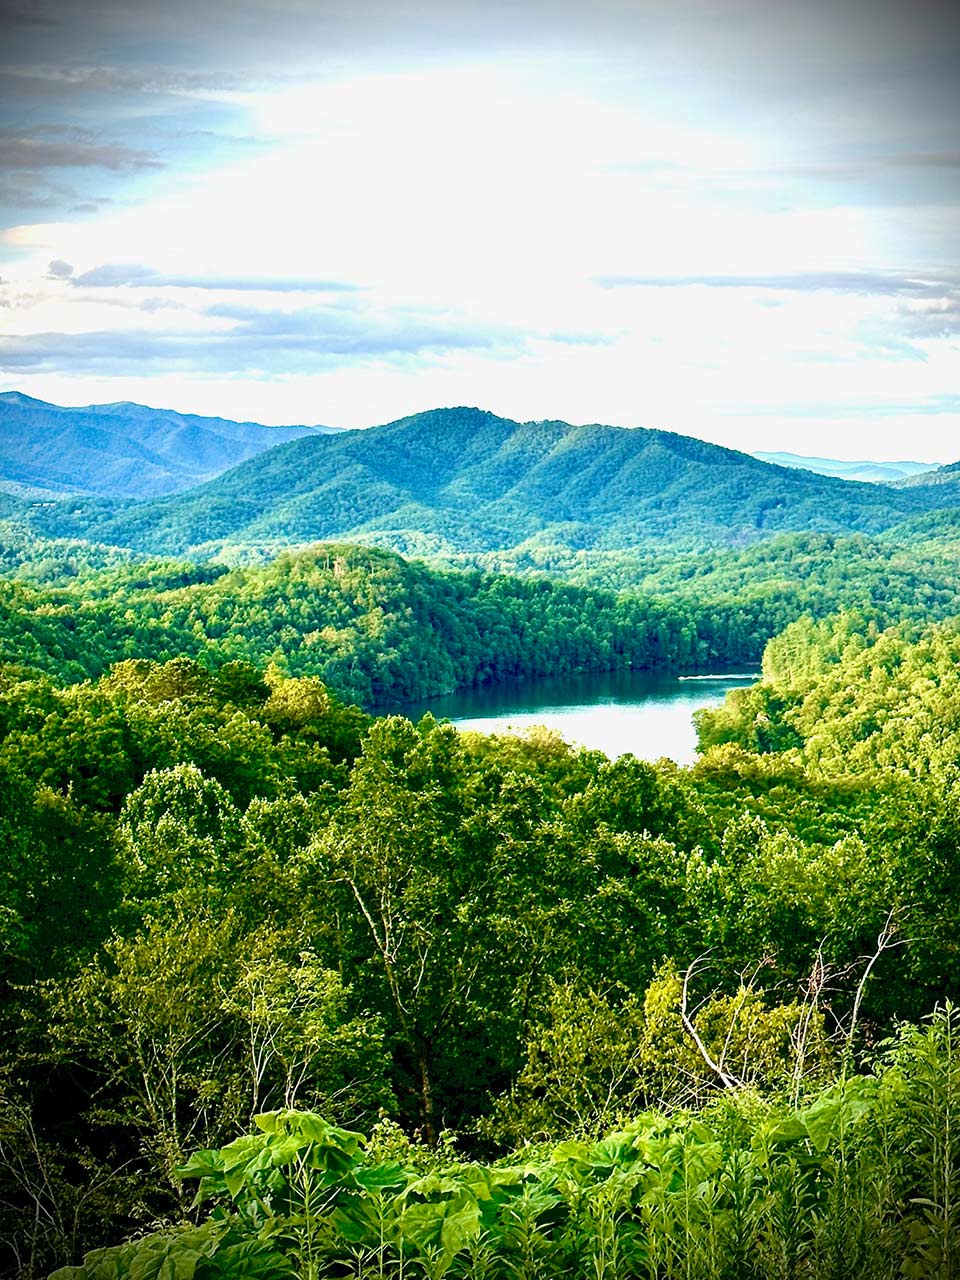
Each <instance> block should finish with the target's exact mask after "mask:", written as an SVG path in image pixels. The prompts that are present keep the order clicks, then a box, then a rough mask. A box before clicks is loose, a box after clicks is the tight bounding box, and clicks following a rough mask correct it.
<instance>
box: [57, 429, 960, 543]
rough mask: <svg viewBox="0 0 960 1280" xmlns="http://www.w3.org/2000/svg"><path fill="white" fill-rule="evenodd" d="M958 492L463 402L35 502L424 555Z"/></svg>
mask: <svg viewBox="0 0 960 1280" xmlns="http://www.w3.org/2000/svg"><path fill="white" fill-rule="evenodd" d="M260 430H261V432H264V431H272V430H275V429H273V428H261V429H260ZM256 438H257V439H258V440H259V439H261V438H262V437H256ZM954 505H956V497H955V493H954V489H953V486H950V485H948V486H944V485H913V486H910V487H906V488H892V487H889V486H887V485H876V484H865V483H859V482H851V481H846V480H841V479H838V478H831V477H826V476H822V475H818V474H815V473H813V472H811V471H804V470H799V469H795V468H790V469H788V468H785V467H780V466H776V465H772V464H770V463H767V462H763V461H761V460H759V459H757V458H754V457H752V456H749V455H747V454H744V453H738V452H736V451H734V450H730V449H724V448H721V447H719V446H717V445H712V444H707V443H705V442H703V441H700V440H696V439H693V438H692V437H688V436H680V435H675V434H673V433H671V432H667V431H659V430H647V429H643V428H634V429H626V428H620V427H609V426H599V425H591V426H571V425H569V424H567V423H564V422H553V421H547V422H527V423H519V422H513V421H511V420H509V419H506V418H500V417H497V416H496V415H494V414H492V413H488V412H485V411H483V410H480V409H475V408H456V409H437V410H431V411H429V412H426V413H418V414H414V415H412V416H410V417H407V418H402V419H399V420H398V421H396V422H391V423H387V424H386V425H384V426H380V427H373V428H369V429H367V430H362V431H343V432H337V433H335V434H319V433H317V432H315V431H311V432H308V433H307V434H306V435H305V436H304V438H301V439H295V440H292V441H290V442H289V443H286V444H282V445H280V446H278V447H276V448H274V449H272V450H269V451H268V452H266V453H263V454H261V455H260V456H258V457H256V458H255V459H253V460H250V461H246V462H244V463H241V464H240V465H238V466H236V467H234V468H232V469H231V470H229V471H226V472H225V473H224V474H222V475H220V476H218V477H217V478H216V479H213V480H211V481H209V482H207V483H205V484H202V485H200V486H198V487H196V488H193V489H191V490H189V491H188V492H183V493H177V494H173V495H170V496H167V497H163V498H159V499H154V500H151V501H146V502H138V503H133V502H129V501H126V502H123V501H117V500H115V499H111V500H106V499H102V498H101V499H95V498H76V499H73V500H72V501H71V502H70V503H68V504H66V505H61V504H57V505H56V506H53V507H49V508H44V509H43V510H42V511H40V512H39V513H36V512H34V514H33V517H32V519H33V522H34V524H35V527H37V528H38V529H40V531H41V532H45V533H51V534H57V535H65V536H70V537H82V538H90V539H93V540H96V541H100V542H105V543H109V544H113V545H117V546H123V547H130V548H133V549H135V550H137V551H142V552H149V553H157V554H165V555H185V554H186V555H194V556H207V555H214V554H218V553H223V552H227V553H235V552H243V553H246V554H254V555H270V554H273V553H275V552H276V551H278V550H281V549H283V548H286V547H290V546H296V545H303V544H306V543H310V542H315V541H320V540H324V539H338V540H353V541H360V542H367V543H375V544H378V545H383V546H388V547H391V548H393V549H395V550H398V551H400V552H401V553H405V554H412V555H421V556H422V555H427V556H429V555H438V556H457V555H464V554H467V555H469V554H476V553H482V552H490V551H498V550H510V551H513V552H516V551H517V550H518V549H519V550H521V551H522V550H523V549H525V548H526V549H529V550H530V551H531V553H532V554H533V555H535V554H536V552H537V550H538V549H542V548H544V547H550V546H563V547H567V548H572V549H575V550H579V549H598V550H618V549H625V548H630V547H647V548H654V547H657V546H671V547H677V548H697V547H704V546H710V545H712V546H722V545H729V546H743V545H747V544H749V543H752V542H756V541H759V540H761V539H763V538H766V537H769V536H771V535H773V534H776V533H780V532H787V531H805V530H818V531H824V532H834V533H846V532H867V533H877V532H881V531H883V530H885V529H889V528H891V527H892V526H894V525H896V524H898V523H900V522H902V521H904V520H906V519H909V518H910V517H913V516H916V515H921V514H923V513H925V512H928V511H932V510H938V509H941V508H944V507H952V506H954Z"/></svg>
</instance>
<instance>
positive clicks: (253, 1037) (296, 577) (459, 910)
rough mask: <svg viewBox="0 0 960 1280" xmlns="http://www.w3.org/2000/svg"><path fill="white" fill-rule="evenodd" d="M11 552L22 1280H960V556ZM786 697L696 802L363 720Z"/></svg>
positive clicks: (875, 539) (13, 1202)
mask: <svg viewBox="0 0 960 1280" xmlns="http://www.w3.org/2000/svg"><path fill="white" fill-rule="evenodd" d="M0 532H2V545H3V550H2V561H0V572H2V577H0V664H2V665H0V825H2V828H3V829H2V832H0V859H2V861H0V884H2V891H0V983H2V990H3V998H2V1005H0V1023H2V1025H0V1044H2V1046H3V1047H2V1049H0V1249H2V1251H3V1260H2V1263H0V1266H2V1269H3V1271H4V1273H5V1274H9V1275H11V1276H18V1277H22V1278H23V1280H36V1278H39V1277H44V1276H48V1275H50V1274H56V1275H57V1277H58V1278H59V1280H67V1278H68V1277H72V1278H75V1280H120V1278H121V1277H128V1276H129V1277H131V1280H153V1278H154V1277H155V1278H156V1280H167V1278H168V1277H169V1278H171V1280H180V1278H183V1280H194V1278H195V1280H215V1278H223V1280H228V1278H237V1280H239V1278H241V1277H264V1278H270V1280H274V1278H276V1280H280V1278H289V1280H293V1278H295V1277H296V1278H300V1277H309V1278H310V1280H320V1278H321V1277H346V1276H354V1277H357V1280H384V1278H385V1277H389V1278H390V1280H393V1278H396V1280H403V1278H404V1277H410V1278H411V1280H412V1278H413V1277H417V1278H418V1280H419V1278H420V1277H423V1278H424V1280H441V1278H442V1277H447V1276H449V1277H451V1278H457V1277H460V1278H463V1280H467V1278H468V1277H469V1278H470V1280H480V1278H481V1277H490V1278H491V1280H501V1278H502V1280H508V1278H509V1280H538V1278H540V1277H544V1278H546V1277H554V1276H556V1277H560V1276H571V1275H572V1276H575V1277H586V1276H589V1277H591V1278H592V1280H605V1278H608V1277H609V1278H611V1280H612V1278H614V1277H616V1278H618V1280H619V1278H620V1277H645V1278H648V1280H661V1278H667V1277H669V1278H670V1280H674V1278H679V1277H683V1278H684V1280H740V1278H741V1277H744V1278H747V1280H768V1278H770V1280H773V1278H780V1277H783V1278H784V1280H787V1278H797V1280H799V1278H801V1277H817V1278H818V1280H819V1278H821V1277H835V1278H836V1280H841V1278H845V1280H886V1278H887V1277H889V1278H890V1280H893V1278H894V1277H928V1276H929V1277H937V1278H938V1280H945V1278H946V1277H954V1276H958V1275H960V1194H958V1186H960V1149H958V1142H960V1139H958V1137H957V1132H958V1129H957V1125H958V1121H960V1013H958V1011H957V1009H956V1007H955V1005H954V1003H953V1001H955V1000H956V999H957V997H958V993H960V860H958V841H960V816H958V815H960V769H958V762H960V624H958V622H957V621H956V618H957V617H958V615H960V600H958V598H957V597H958V587H957V584H956V580H955V574H954V572H953V571H952V552H953V547H954V540H955V537H956V535H955V533H954V532H953V529H952V527H951V521H950V518H949V516H948V515H946V514H944V513H936V514H934V515H927V516H921V517H918V518H917V519H916V520H914V521H912V522H911V523H910V524H909V525H908V526H907V527H906V530H905V531H904V530H903V529H901V534H900V535H898V536H897V537H893V536H888V535H886V534H883V533H880V534H876V535H869V536H868V535H866V534H858V533H854V534H829V533H788V534H783V535H781V536H779V537H775V538H772V539H770V540H768V541H766V542H763V543H761V544H759V545H756V546H750V547H746V548H741V549H735V548H733V549H731V548H720V549H715V550H714V551H711V552H704V553H702V554H698V555H693V554H691V553H685V552H682V551H679V550H676V549H674V550H664V551H663V552H662V553H660V554H658V555H656V556H654V555H653V554H650V555H647V554H646V553H640V552H625V551H615V550H614V551H610V552H608V553H607V552H596V553H591V554H587V553H584V552H577V551H571V550H570V549H569V548H567V549H564V548H554V549H553V550H551V548H550V546H549V545H548V544H547V543H545V542H544V543H543V544H541V545H540V547H539V549H536V548H534V547H530V548H528V550H527V551H526V552H524V554H523V556H518V555H517V554H515V553H513V552H507V551H504V552H500V553H496V554H493V553H480V552H477V553H476V554H475V555H474V556H473V557H472V558H471V560H470V562H469V563H465V562H463V561H461V562H459V563H457V562H456V561H455V560H452V561H439V560H438V561H435V562H434V563H432V564H424V563H419V562H414V561H408V560H405V559H402V558H401V557H400V556H399V555H397V554H395V553H394V552H391V551H387V550H381V549H377V548H374V547H370V546H350V545H346V544H341V543H337V544H323V545H318V546H315V547H312V548H309V549H306V550H303V551H299V552H288V553H284V554H281V555H280V556H279V557H277V558H275V559H273V560H269V561H267V562H265V563H248V564H234V565H232V566H231V565H230V564H224V563H214V562H211V561H196V560H193V561H190V560H160V559H145V558H143V557H142V556H139V555H135V554H133V553H132V552H130V551H123V550H119V549H117V548H115V547H112V546H111V545H109V544H102V545H101V544H97V543H91V542H86V541H80V540H77V539H75V538H72V537H67V536H64V537H61V538H56V539H54V538H47V537H44V536H42V535H40V534H39V533H37V531H36V529H31V528H30V527H28V526H27V525H25V524H23V523H22V522H7V523H6V524H4V526H3V529H2V531H0ZM761 656H762V664H763V675H762V679H761V680H760V681H759V682H758V683H757V684H756V685H754V686H752V687H750V688H747V689H742V690H738V691H735V692H733V693H731V694H729V695H728V697H727V701H726V703H725V704H724V705H723V706H722V707H720V708H718V709H716V710H712V711H704V712H701V713H699V715H698V721H697V729H698V734H699V740H700V756H699V760H698V763H697V764H696V765H694V766H693V767H692V768H688V769H683V768H679V767H678V766H677V765H675V764H673V763H672V762H671V761H669V760H661V761H659V762H656V763H646V762H642V761H639V760H637V759H634V758H633V757H632V756H629V755H628V756H623V757H620V758H619V759H617V760H609V759H607V758H606V757H605V756H604V755H602V754H601V753H599V752H595V751H588V750H586V749H583V748H575V747H572V746H569V745H568V744H566V743H565V742H564V741H563V740H562V739H561V738H559V737H558V736H557V735H555V734H551V733H549V732H547V731H545V730H540V731H533V732H531V733H529V734H528V735H527V736H525V737H514V736H501V737H497V736H484V735H480V734H476V733H460V732H458V731H457V730H456V729H454V728H453V727H452V726H451V725H449V724H444V723H438V722H437V721H435V720H434V719H433V718H431V717H430V716H427V717H425V718H424V719H422V720H421V721H420V722H419V723H412V722H411V721H410V720H408V719H406V718H404V717H403V716H399V715H388V716H384V715H377V714H375V713H376V709H377V707H378V705H380V704H391V703H392V704H395V705H396V704H402V703H403V701H405V700H408V699H413V698H415V697H418V696H424V695H429V694H433V693H439V692H444V691H447V690H451V689H455V688H461V687H465V686H469V685H472V684H483V683H491V682H495V681H499V680H501V679H504V678H507V677H517V676H521V677H526V676H538V675H550V674H562V673H565V672H570V671H578V670H598V671H599V670H610V669H616V668H643V669H651V670H664V669H672V670H682V671H696V670H702V669H709V668H710V667H711V666H714V665H715V664H716V663H718V662H721V663H726V662H745V661H759V660H760V658H761Z"/></svg>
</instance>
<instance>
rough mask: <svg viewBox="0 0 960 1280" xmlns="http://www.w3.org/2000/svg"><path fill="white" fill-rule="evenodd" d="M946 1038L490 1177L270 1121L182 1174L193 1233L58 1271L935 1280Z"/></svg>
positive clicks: (948, 1271)
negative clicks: (869, 1066) (162, 1261)
mask: <svg viewBox="0 0 960 1280" xmlns="http://www.w3.org/2000/svg"><path fill="white" fill-rule="evenodd" d="M956 1037H957V1016H956V1012H955V1011H954V1010H953V1009H951V1008H947V1009H944V1010H939V1011H938V1012H937V1013H936V1014H935V1015H934V1016H933V1018H932V1019H930V1020H929V1022H928V1023H927V1024H926V1025H925V1026H924V1027H910V1028H905V1029H904V1030H903V1031H902V1032H901V1034H900V1035H899V1037H898V1039H897V1041H896V1042H895V1043H894V1044H893V1045H892V1046H891V1047H890V1048H889V1049H888V1050H887V1053H886V1056H885V1058H884V1059H883V1060H882V1061H881V1063H880V1064H879V1065H878V1068H877V1069H876V1071H875V1072H874V1073H872V1074H869V1075H866V1076H860V1077H855V1078H852V1079H844V1080H841V1081H840V1082H838V1083H837V1084H835V1085H833V1086H831V1087H829V1088H828V1089H826V1090H824V1091H822V1092H820V1093H819V1094H817V1095H816V1096H814V1097H813V1098H811V1099H810V1100H809V1101H808V1102H807V1103H805V1104H804V1105H803V1106H801V1107H799V1108H797V1107H791V1106H789V1105H788V1104H787V1105H785V1104H779V1105H777V1104H774V1105H770V1104H764V1103H762V1102H760V1100H759V1099H758V1098H757V1097H756V1095H755V1094H751V1093H742V1094H739V1095H735V1096H728V1097H726V1098H724V1099H723V1100H722V1101H719V1102H717V1103H715V1104H714V1105H713V1106H711V1107H710V1108H708V1109H706V1110H704V1111H701V1112H700V1113H699V1114H691V1113H689V1112H686V1113H685V1112H678V1113H676V1114H674V1115H672V1116H669V1117H668V1116H665V1115H652V1114H646V1115H641V1116H639V1117H637V1118H636V1119H634V1120H633V1121H631V1122H630V1123H629V1124H627V1125H626V1126H624V1127H623V1128H621V1129H619V1130H617V1131H615V1132H612V1133H610V1134H609V1135H608V1136H606V1137H605V1138H602V1139H600V1140H599V1141H597V1140H594V1141H575V1140H569V1139H568V1140H566V1141H564V1142H562V1143H560V1144H558V1145H555V1146H553V1147H550V1148H546V1149H544V1148H539V1149H532V1148H527V1149H526V1150H524V1151H521V1152H520V1153H518V1155H517V1156H514V1157H512V1158H511V1159H510V1160H508V1161H504V1162H502V1163H498V1164H493V1165H489V1164H488V1165H483V1164H476V1163H464V1162H451V1161H450V1159H449V1157H448V1156H447V1157H445V1156H444V1155H438V1156H437V1157H436V1158H435V1160H434V1162H433V1165H432V1167H430V1168H428V1169H427V1170H426V1171H424V1170H423V1168H418V1167H414V1166H411V1165H410V1164H405V1163H402V1162H397V1161H383V1160H381V1159H379V1158H378V1156H377V1155H376V1154H373V1155H372V1156H371V1155H370V1154H368V1153H367V1151H366V1150H365V1147H366V1144H365V1142H364V1139H363V1138H362V1137H361V1135H359V1134H357V1133H353V1132H350V1131H347V1130H344V1129H340V1128H337V1127H336V1126H334V1125H331V1124H330V1123H329V1122H328V1121H327V1120H325V1119H324V1118H323V1117H321V1116H318V1115H316V1114H310V1113H302V1112H299V1113H298V1112H289V1111H283V1112H279V1113H278V1112H274V1113H269V1114H266V1115H262V1116H259V1117H257V1125H258V1128H259V1132H258V1133H256V1134H252V1135H249V1136H245V1137H242V1138H239V1139H238V1140H236V1141H235V1142H233V1143H231V1144H230V1145H228V1146H227V1147H225V1148H223V1149H221V1150H206V1151H201V1152H198V1153H197V1154H195V1155H194V1156H193V1157H191V1159H190V1161H189V1162H188V1163H187V1164H186V1165H185V1166H184V1167H183V1168H182V1170H181V1175H182V1176H183V1177H185V1178H187V1179H189V1180H198V1181H199V1188H198V1191H197V1195H196V1203H197V1204H198V1205H201V1206H207V1207H208V1212H209V1211H210V1210H209V1207H210V1206H213V1211H212V1213H211V1215H210V1218H209V1220H208V1223H207V1225H206V1228H204V1227H201V1228H200V1229H199V1231H195V1232H192V1233H190V1232H186V1231H185V1232H183V1233H182V1234H181V1235H179V1237H178V1236H173V1237H171V1235H170V1234H169V1233H164V1234H160V1235H159V1236H149V1237H147V1238H146V1239H145V1240H143V1241H141V1242H139V1243H137V1244H134V1245H127V1246H122V1247H121V1249H119V1250H115V1251H105V1252H103V1253H100V1254H99V1255H98V1254H94V1255H91V1257H90V1258H89V1259H88V1260H87V1261H86V1262H85V1263H84V1265H83V1266H82V1267H80V1268H76V1269H70V1270H67V1271H63V1272H59V1273H57V1275H58V1277H66V1276H71V1277H73V1278H74V1280H88V1278H89V1280H96V1278H98V1277H99V1276H101V1275H118V1276H119V1275H126V1274H131V1275H134V1274H144V1275H153V1274H158V1275H159V1274H171V1275H172V1274H180V1272H179V1271H177V1272H174V1271H173V1270H172V1269H171V1270H170V1271H169V1272H163V1273H161V1272H160V1271H159V1270H158V1271H156V1272H154V1270H153V1269H152V1268H153V1267H154V1266H155V1265H156V1261H155V1260H156V1259H157V1258H158V1257H160V1256H171V1257H172V1256H173V1252H174V1250H173V1242H175V1241H176V1242H177V1245H178V1248H179V1249H180V1250H182V1251H183V1252H184V1254H186V1252H187V1250H189V1249H191V1248H193V1249H194V1250H195V1251H196V1253H197V1254H199V1255H202V1256H204V1257H209V1258H210V1259H211V1260H217V1259H218V1258H219V1256H220V1249H221V1248H222V1247H223V1243H224V1242H225V1241H226V1240H228V1239H229V1240H231V1241H233V1240H236V1239H239V1240H247V1241H250V1242H251V1244H253V1243H254V1242H255V1243H256V1245H257V1246H258V1248H260V1249H262V1250H264V1252H263V1254H262V1255H261V1258H262V1262H261V1265H266V1262H267V1259H268V1258H270V1259H271V1261H272V1260H273V1259H274V1258H275V1259H276V1263H275V1264H274V1265H276V1266H277V1268H278V1270H277V1272H276V1273H275V1274H282V1272H281V1271H280V1270H279V1267H280V1265H281V1263H280V1260H281V1259H283V1260H285V1261H286V1264H287V1266H288V1267H289V1268H290V1271H289V1274H291V1275H298V1276H312V1277H325V1276H335V1275H341V1274H343V1273H344V1269H348V1273H349V1274H353V1275H356V1276H358V1277H371V1278H372V1277H374V1276H376V1277H380V1278H387V1277H389V1278H390V1280H392V1278H393V1277H397V1280H399V1278H400V1277H402V1276H404V1275H413V1276H424V1277H431V1278H435V1280H439V1278H440V1277H446V1276H449V1277H451V1278H453V1277H464V1278H466V1277H473V1278H475V1277H477V1276H478V1275H482V1276H491V1277H508V1276H514V1277H523V1278H526V1277H530V1278H533V1277H543V1278H544V1280H547V1278H552V1277H559V1276H565V1275H577V1276H585V1275H589V1276H592V1277H596V1278H597V1280H602V1278H603V1277H616V1276H620V1275H623V1274H630V1275H640V1276H650V1277H676V1278H677V1280H679V1278H681V1277H682V1278H684V1280H694V1278H696V1280H726V1278H727V1277H732V1276H736V1277H738V1278H739V1277H743V1276H751V1277H756V1278H757V1280H768V1278H769V1280H773V1278H775V1277H788V1276H790V1277H792V1276H797V1277H799V1276H805V1275H817V1276H833V1277H838V1278H839V1277H847V1278H848V1280H894V1277H911V1278H912V1277H924V1276H930V1277H934V1276H935V1277H939V1278H941V1280H946V1278H947V1277H950V1276H952V1275H955V1274H956V1263H955V1257H956V1249H957V1247H958V1246H960V1231H958V1229H957V1222H956V1213H957V1205H956V1197H955V1185H956V1183H955V1180H956V1176H957V1172H958V1167H957V1151H956V1150H955V1143H954V1139H953V1125H952V1122H953V1120H954V1118H955V1116H954V1112H955V1109H956V1106H957V1103H958V1097H960V1095H958V1092H957V1084H958V1080H957V1078H956V1077H957V1043H956ZM268 1250H269V1251H270V1252H269V1253H268V1252H267V1251H268ZM138 1253H139V1254H140V1255H142V1264H141V1265H142V1267H143V1270H142V1271H139V1270H137V1271H134V1270H133V1266H134V1265H136V1260H137V1258H138ZM198 1261H199V1259H198ZM111 1264H112V1265H114V1266H116V1267H117V1270H116V1271H108V1270H103V1268H104V1266H105V1265H111ZM183 1265H184V1270H183V1272H182V1273H183V1274H184V1275H187V1276H191V1275H194V1274H197V1275H205V1274H208V1273H207V1272H205V1271H200V1270H199V1269H198V1270H197V1271H196V1272H194V1271H193V1270H190V1269H189V1268H190V1267H191V1266H197V1265H198V1264H197V1263H195V1262H193V1261H192V1259H188V1258H186V1257H185V1258H184V1264H183ZM124 1266H127V1267H129V1268H130V1270H129V1272H128V1271H126V1270H123V1269H121V1268H123V1267H124ZM209 1274H217V1275H219V1274H224V1275H232V1274H233V1272H232V1271H229V1270H227V1269H226V1267H224V1270H223V1271H222V1272H220V1271H216V1272H210V1273H209ZM249 1274H251V1275H254V1274H261V1272H259V1271H254V1270H253V1269H252V1268H251V1271H250V1272H249ZM270 1274H274V1273H270Z"/></svg>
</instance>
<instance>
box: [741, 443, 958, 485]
mask: <svg viewBox="0 0 960 1280" xmlns="http://www.w3.org/2000/svg"><path fill="white" fill-rule="evenodd" d="M753 457H755V458H759V459H760V460H761V461H762V462H774V463H776V464H777V466H780V467H797V468H799V470H801V471H816V472H817V473H818V474H819V475H822V476H839V477H840V478H841V479H842V480H868V481H870V482H871V483H875V484H882V483H884V482H885V481H890V480H902V479H904V478H905V477H907V476H915V475H920V474H922V473H923V472H928V471H935V470H936V466H935V464H933V463H930V462H870V461H867V460H866V459H860V460H858V461H847V460H846V459H843V458H808V457H806V456H804V455H802V454H798V453H765V452H762V451H760V450H755V451H754V453H753Z"/></svg>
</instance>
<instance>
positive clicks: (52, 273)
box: [47, 258, 73, 280]
mask: <svg viewBox="0 0 960 1280" xmlns="http://www.w3.org/2000/svg"><path fill="white" fill-rule="evenodd" d="M72 275H73V267H72V266H71V264H70V263H69V262H64V260H63V258H54V260H53V261H52V262H51V263H50V265H49V266H48V267H47V277H48V279H50V280H69V279H70V277H71V276H72Z"/></svg>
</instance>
